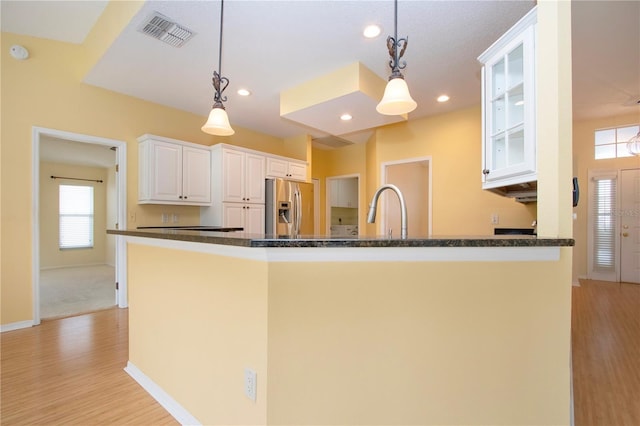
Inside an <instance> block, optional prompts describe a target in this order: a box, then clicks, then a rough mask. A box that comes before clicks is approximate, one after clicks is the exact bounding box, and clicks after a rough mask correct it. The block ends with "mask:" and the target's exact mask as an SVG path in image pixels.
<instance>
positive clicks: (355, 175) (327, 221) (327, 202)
mask: <svg viewBox="0 0 640 426" xmlns="http://www.w3.org/2000/svg"><path fill="white" fill-rule="evenodd" d="M351 178H356V179H358V235H360V233H361V231H360V230H361V229H362V224H361V223H360V222H361V219H362V214H361V213H362V212H361V208H360V201H361V200H362V191H361V190H360V184H361V183H362V180H361V179H360V173H351V174H348V175H338V176H328V177H326V178H325V180H324V181H325V186H326V188H325V194H324V199H325V203H324V204H325V206H324V207H325V213H324V215H325V216H324V217H325V230H324V231H325V232H326V235H328V236H331V181H334V180H338V179H351Z"/></svg>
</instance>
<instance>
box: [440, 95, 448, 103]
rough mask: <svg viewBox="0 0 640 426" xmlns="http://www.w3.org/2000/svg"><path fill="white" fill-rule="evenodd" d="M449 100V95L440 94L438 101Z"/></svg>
mask: <svg viewBox="0 0 640 426" xmlns="http://www.w3.org/2000/svg"><path fill="white" fill-rule="evenodd" d="M448 100H449V96H447V95H440V96H438V102H447V101H448Z"/></svg>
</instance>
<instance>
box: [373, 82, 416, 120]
mask: <svg viewBox="0 0 640 426" xmlns="http://www.w3.org/2000/svg"><path fill="white" fill-rule="evenodd" d="M417 106H418V104H417V103H416V101H414V100H413V98H412V97H411V94H410V93H409V86H407V82H406V81H404V78H402V77H396V78H392V79H391V80H389V82H388V83H387V87H386V88H385V89H384V96H383V97H382V100H381V101H380V103H379V104H378V106H377V107H376V111H378V112H379V113H380V114H384V115H401V114H406V113H408V112H411V111H413V110H414V109H416V107H417Z"/></svg>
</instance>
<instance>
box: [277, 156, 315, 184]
mask: <svg viewBox="0 0 640 426" xmlns="http://www.w3.org/2000/svg"><path fill="white" fill-rule="evenodd" d="M267 177H269V178H284V179H291V180H299V181H303V182H306V180H307V164H306V163H305V162H304V161H296V160H287V159H283V158H277V157H267Z"/></svg>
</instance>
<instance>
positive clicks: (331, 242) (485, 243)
mask: <svg viewBox="0 0 640 426" xmlns="http://www.w3.org/2000/svg"><path fill="white" fill-rule="evenodd" d="M107 234H113V235H126V236H132V237H146V238H159V239H165V240H177V241H191V242H194V243H206V244H221V245H229V246H241V247H570V246H573V245H574V240H573V239H570V238H537V237H536V236H529V235H496V236H459V235H456V236H431V237H415V238H408V239H406V240H402V239H399V238H391V239H389V238H386V237H382V236H380V237H366V236H361V237H357V236H354V237H339V238H336V237H327V236H300V237H299V238H294V239H292V238H287V237H282V238H280V237H274V236H269V235H256V234H247V233H244V232H215V231H200V230H194V231H186V230H181V229H161V228H160V229H131V230H126V231H122V230H107Z"/></svg>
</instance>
